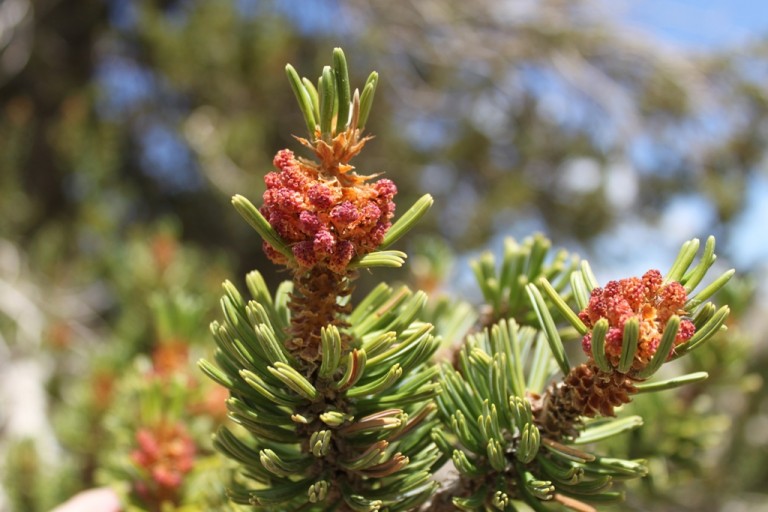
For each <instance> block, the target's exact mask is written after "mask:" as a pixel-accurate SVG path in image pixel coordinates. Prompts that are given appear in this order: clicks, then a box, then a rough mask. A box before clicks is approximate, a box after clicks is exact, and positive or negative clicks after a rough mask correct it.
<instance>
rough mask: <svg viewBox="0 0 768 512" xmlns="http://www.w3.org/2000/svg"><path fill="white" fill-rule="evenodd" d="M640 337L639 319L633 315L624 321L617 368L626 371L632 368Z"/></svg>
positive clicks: (622, 371)
mask: <svg viewBox="0 0 768 512" xmlns="http://www.w3.org/2000/svg"><path fill="white" fill-rule="evenodd" d="M639 337H640V321H639V320H638V319H637V317H636V316H633V317H632V318H630V319H629V320H627V321H626V322H625V323H624V336H623V339H622V341H621V358H620V359H619V367H618V370H619V372H621V373H627V372H628V371H629V370H630V368H632V363H633V362H634V361H635V354H637V342H638V338H639Z"/></svg>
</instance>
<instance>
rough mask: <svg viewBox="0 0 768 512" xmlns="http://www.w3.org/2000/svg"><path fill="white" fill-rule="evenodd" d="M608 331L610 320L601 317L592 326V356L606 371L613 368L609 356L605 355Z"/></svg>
mask: <svg viewBox="0 0 768 512" xmlns="http://www.w3.org/2000/svg"><path fill="white" fill-rule="evenodd" d="M607 333H608V320H607V319H605V318H601V319H600V320H598V321H597V323H596V324H595V326H594V327H593V328H592V358H593V359H594V360H595V364H597V367H598V368H600V369H601V370H602V371H604V372H610V371H611V370H613V367H612V366H611V363H610V362H609V361H608V357H606V355H605V335H606V334H607Z"/></svg>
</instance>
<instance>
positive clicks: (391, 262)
mask: <svg viewBox="0 0 768 512" xmlns="http://www.w3.org/2000/svg"><path fill="white" fill-rule="evenodd" d="M407 257H408V255H407V254H405V253H404V252H401V251H374V252H371V253H368V254H366V255H364V256H361V257H359V258H355V259H354V260H352V261H351V262H350V264H349V268H350V269H359V268H373V267H389V268H400V267H402V266H403V263H405V258H407Z"/></svg>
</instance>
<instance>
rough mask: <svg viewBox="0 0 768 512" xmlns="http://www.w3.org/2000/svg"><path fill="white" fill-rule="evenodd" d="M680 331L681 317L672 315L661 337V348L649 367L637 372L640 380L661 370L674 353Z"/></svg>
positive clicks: (657, 349) (657, 350)
mask: <svg viewBox="0 0 768 512" xmlns="http://www.w3.org/2000/svg"><path fill="white" fill-rule="evenodd" d="M679 330H680V317H679V316H677V315H672V316H671V317H670V319H669V320H668V321H667V325H666V327H664V332H663V333H662V335H661V341H660V342H659V346H658V347H657V348H656V353H655V354H653V357H652V358H651V360H650V361H649V362H648V365H647V366H646V367H645V368H643V369H642V370H640V371H639V372H637V377H638V378H640V379H647V378H648V377H650V376H651V375H653V374H654V373H656V372H657V371H658V370H659V368H661V365H662V364H664V362H665V361H667V360H668V359H669V354H670V353H671V352H672V347H673V346H674V344H675V338H676V337H677V333H678V331H679Z"/></svg>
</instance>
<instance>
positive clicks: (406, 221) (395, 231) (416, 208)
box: [379, 194, 435, 249]
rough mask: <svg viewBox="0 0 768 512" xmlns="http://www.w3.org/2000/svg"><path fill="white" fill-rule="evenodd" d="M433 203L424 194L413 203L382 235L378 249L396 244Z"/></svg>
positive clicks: (428, 196)
mask: <svg viewBox="0 0 768 512" xmlns="http://www.w3.org/2000/svg"><path fill="white" fill-rule="evenodd" d="M434 202H435V201H434V199H432V196H431V195H429V194H424V195H423V196H421V197H420V198H419V199H418V200H417V201H416V202H415V203H413V205H412V206H411V207H410V208H409V209H408V211H406V212H405V213H404V214H403V215H401V216H400V218H399V219H397V221H396V222H395V223H394V224H393V225H392V227H390V228H389V230H388V231H387V233H386V234H385V235H384V239H383V240H382V241H381V244H380V245H379V249H386V248H387V247H389V246H390V245H392V244H393V243H395V242H397V241H398V240H399V239H400V237H402V236H403V235H404V234H406V233H407V232H408V231H410V230H411V228H413V226H415V225H416V223H417V222H418V221H419V219H421V218H422V217H423V216H424V214H425V213H427V210H429V208H430V207H431V206H432V203H434Z"/></svg>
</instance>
